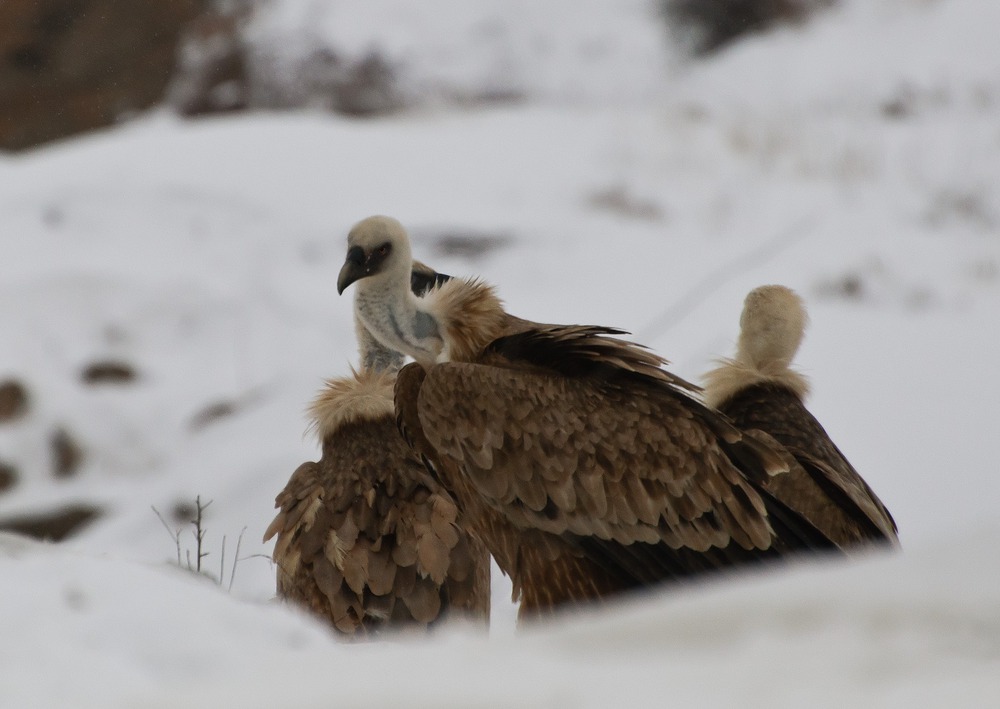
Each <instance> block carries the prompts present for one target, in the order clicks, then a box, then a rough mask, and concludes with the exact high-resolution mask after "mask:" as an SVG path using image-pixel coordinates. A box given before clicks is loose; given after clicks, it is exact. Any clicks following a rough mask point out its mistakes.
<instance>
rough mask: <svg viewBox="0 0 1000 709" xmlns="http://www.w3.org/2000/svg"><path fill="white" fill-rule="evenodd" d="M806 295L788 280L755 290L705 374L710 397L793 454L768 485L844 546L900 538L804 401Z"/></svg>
mask: <svg viewBox="0 0 1000 709" xmlns="http://www.w3.org/2000/svg"><path fill="white" fill-rule="evenodd" d="M808 319H809V318H808V315H807V313H806V309H805V305H804V304H803V302H802V299H801V298H800V297H799V296H798V295H797V294H796V293H795V292H794V291H792V290H791V289H789V288H786V287H785V286H778V285H770V286H761V287H759V288H755V289H754V290H752V291H750V293H749V294H748V295H747V297H746V300H745V301H744V304H743V313H742V315H741V316H740V336H739V340H738V342H737V346H736V357H735V358H733V359H723V360H721V361H720V366H719V367H717V368H716V369H714V370H712V371H711V372H709V373H708V374H706V375H705V400H706V402H707V403H708V404H709V405H710V406H714V407H716V408H717V409H718V410H719V411H721V412H722V413H724V414H726V415H727V416H729V418H731V419H732V420H733V422H734V423H735V424H736V425H737V426H738V427H739V428H741V429H744V430H746V431H751V430H756V431H763V432H764V433H766V434H767V435H769V436H771V437H773V438H774V439H775V440H777V441H778V442H779V443H780V444H781V445H782V446H783V447H784V448H785V450H787V451H788V452H789V453H790V454H791V455H792V456H793V457H794V459H795V461H794V463H793V464H792V465H791V471H790V472H789V474H788V475H781V476H776V477H774V478H772V479H770V480H768V481H766V487H767V489H768V490H769V491H770V492H771V493H772V494H773V495H774V496H775V497H777V498H778V499H779V500H781V501H782V502H784V503H785V504H786V505H788V506H789V507H791V508H792V509H794V510H795V511H796V512H798V513H799V514H801V515H802V516H803V517H805V518H806V519H808V520H809V521H810V522H812V523H813V525H814V526H816V527H817V528H819V529H820V530H822V531H823V533H824V534H825V535H826V536H827V537H829V538H830V539H831V540H833V541H834V542H835V543H836V544H837V545H838V546H840V547H841V548H844V549H849V548H852V547H859V546H868V545H871V544H891V545H896V544H898V539H897V537H896V524H895V522H894V521H893V519H892V515H890V514H889V510H887V509H886V507H885V505H883V504H882V501H881V500H879V499H878V496H876V495H875V493H874V492H872V489H871V488H870V487H868V484H867V483H865V481H864V479H862V477H861V476H860V475H859V474H858V472H857V471H856V470H855V469H854V467H853V466H852V465H851V464H850V463H849V462H848V461H847V458H845V457H844V455H843V453H841V452H840V450H839V449H838V448H837V446H835V445H834V443H833V441H831V440H830V437H829V436H828V435H827V433H826V431H825V430H824V429H823V427H822V426H821V425H820V423H819V421H817V420H816V419H815V417H813V415H812V414H811V413H809V410H808V409H806V407H805V404H804V403H803V402H804V400H805V397H806V395H807V394H808V393H809V383H808V381H807V380H806V378H805V377H804V376H803V375H802V374H801V373H799V372H797V371H795V370H794V369H793V368H792V366H791V364H792V360H793V358H794V357H795V353H796V352H797V351H798V349H799V345H800V344H801V342H802V336H803V333H804V332H805V328H806V325H807V324H808Z"/></svg>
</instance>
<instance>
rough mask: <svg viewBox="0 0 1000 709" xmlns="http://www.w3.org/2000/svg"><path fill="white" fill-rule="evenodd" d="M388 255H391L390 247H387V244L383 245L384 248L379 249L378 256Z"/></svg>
mask: <svg viewBox="0 0 1000 709" xmlns="http://www.w3.org/2000/svg"><path fill="white" fill-rule="evenodd" d="M387 253H389V247H388V246H386V245H385V244H383V245H382V246H379V247H378V255H379V256H385V255H386V254H387Z"/></svg>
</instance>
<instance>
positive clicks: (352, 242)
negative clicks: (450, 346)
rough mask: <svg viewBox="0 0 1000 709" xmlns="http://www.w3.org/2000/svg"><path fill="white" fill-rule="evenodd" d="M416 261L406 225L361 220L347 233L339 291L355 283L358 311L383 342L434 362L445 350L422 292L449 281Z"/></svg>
mask: <svg viewBox="0 0 1000 709" xmlns="http://www.w3.org/2000/svg"><path fill="white" fill-rule="evenodd" d="M448 278H449V277H448V276H443V275H440V274H438V273H436V272H434V271H433V270H432V269H430V268H427V267H426V266H424V265H423V264H419V263H417V264H415V263H414V262H413V256H412V255H411V252H410V240H409V237H408V236H407V234H406V230H405V229H403V225H402V224H400V223H399V222H398V221H396V220H395V219H393V218H392V217H384V216H375V217H368V218H367V219H363V220H361V221H360V222H358V223H357V224H355V225H354V227H353V228H352V229H351V231H350V232H349V233H348V235H347V259H346V260H345V261H344V265H343V267H342V268H341V269H340V275H339V276H338V277H337V291H338V292H339V293H341V294H343V292H344V289H346V288H347V287H348V286H350V285H351V284H355V286H354V313H355V316H356V317H357V319H358V320H359V322H360V325H361V326H363V327H364V328H367V330H368V331H369V332H370V333H371V334H372V336H374V337H375V338H376V339H377V340H378V341H379V342H380V343H381V344H382V345H383V346H384V347H386V348H388V349H390V350H394V351H396V352H402V353H404V354H408V355H410V356H411V357H413V358H414V359H415V360H417V361H418V362H422V363H425V364H432V363H434V362H435V361H437V358H438V356H439V355H441V353H442V351H444V349H445V344H444V337H443V335H442V334H441V333H442V328H441V326H440V325H439V322H438V318H437V317H436V316H435V315H433V314H432V313H431V312H430V310H429V306H428V304H427V302H426V301H424V300H423V298H421V297H418V295H415V294H414V293H417V294H419V295H423V294H425V293H426V292H427V291H428V290H430V289H432V288H433V287H434V286H436V285H440V284H441V283H443V282H444V281H447V280H448Z"/></svg>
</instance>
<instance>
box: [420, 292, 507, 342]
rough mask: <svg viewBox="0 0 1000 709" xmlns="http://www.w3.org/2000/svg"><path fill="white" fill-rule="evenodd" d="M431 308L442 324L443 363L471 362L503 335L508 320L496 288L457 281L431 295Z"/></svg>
mask: <svg viewBox="0 0 1000 709" xmlns="http://www.w3.org/2000/svg"><path fill="white" fill-rule="evenodd" d="M426 300H427V308H428V311H429V312H430V313H431V314H432V316H433V317H434V318H435V320H436V321H437V322H438V323H439V324H440V327H441V331H442V333H443V335H444V345H445V346H444V349H443V351H442V352H441V354H440V355H439V357H438V361H439V362H446V361H454V362H469V361H472V360H473V359H475V358H476V357H478V356H479V355H480V354H481V353H482V351H483V350H484V349H485V348H486V346H487V345H488V344H489V343H491V342H492V341H493V340H495V339H496V338H498V337H500V335H501V334H502V333H503V330H504V327H505V326H506V324H507V320H508V316H507V313H506V312H505V311H504V309H503V302H502V301H501V300H500V298H498V297H497V294H496V290H495V289H494V288H493V286H490V285H487V284H486V283H483V282H482V281H480V280H478V279H473V280H468V281H467V280H463V279H460V278H453V279H452V280H450V281H448V282H447V283H444V284H442V285H441V286H440V287H439V288H436V289H435V290H432V291H431V292H430V293H428V294H427V298H426Z"/></svg>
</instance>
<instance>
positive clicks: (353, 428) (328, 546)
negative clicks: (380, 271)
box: [264, 265, 490, 636]
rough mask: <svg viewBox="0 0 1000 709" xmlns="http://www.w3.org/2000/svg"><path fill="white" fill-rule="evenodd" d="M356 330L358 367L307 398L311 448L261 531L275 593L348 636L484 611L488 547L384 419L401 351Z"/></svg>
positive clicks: (417, 276) (424, 280) (390, 415)
mask: <svg viewBox="0 0 1000 709" xmlns="http://www.w3.org/2000/svg"><path fill="white" fill-rule="evenodd" d="M428 270H429V269H425V267H420V266H419V265H418V267H417V268H415V269H414V274H413V287H414V289H415V290H418V289H426V287H428V286H429V285H432V284H433V282H434V278H435V275H436V274H433V272H430V275H428V273H427V271H428ZM418 292H419V291H418ZM356 329H357V335H358V342H359V349H360V352H361V369H360V371H353V370H352V376H350V377H343V378H340V379H333V380H330V381H328V382H327V384H326V386H325V387H324V388H323V390H322V391H321V392H320V393H319V395H318V396H317V397H316V399H315V401H314V402H313V404H312V407H311V409H310V414H311V418H312V426H313V428H314V429H315V431H316V433H317V435H318V437H319V440H320V442H321V444H322V447H323V455H322V458H321V459H320V461H319V462H318V463H315V462H307V463H303V464H302V465H300V466H299V468H298V469H297V470H296V471H295V472H294V473H293V474H292V477H291V479H290V480H289V481H288V484H287V485H286V486H285V489H284V490H283V491H282V492H281V493H280V494H279V495H278V496H277V498H276V500H275V507H277V508H279V512H278V515H277V516H276V517H275V519H274V521H273V522H272V523H271V525H270V526H269V527H268V529H267V531H266V532H265V534H264V541H267V540H269V539H270V538H271V537H273V536H274V535H277V541H276V542H275V546H274V553H273V558H274V561H275V563H276V565H277V588H278V594H279V595H280V596H282V597H284V598H287V599H289V600H291V601H293V602H296V603H298V604H301V605H302V606H304V607H305V608H307V609H309V610H310V611H312V612H313V613H315V614H317V615H318V616H320V617H322V618H324V619H326V620H327V621H329V622H330V623H331V624H332V625H333V627H334V628H336V629H337V630H339V631H341V632H342V633H345V634H348V635H354V636H360V635H367V634H371V633H374V632H376V631H379V630H381V629H384V628H386V627H390V626H391V627H402V626H414V625H415V626H428V625H430V624H432V623H435V621H437V620H438V619H440V618H444V617H446V616H448V615H455V614H460V615H463V616H465V617H469V618H473V619H477V620H482V621H488V618H489V609H490V577H489V575H490V560H489V553H488V552H487V551H486V548H485V547H484V546H483V544H482V542H480V541H478V540H476V539H472V538H470V537H469V535H468V534H466V533H465V532H464V531H462V529H461V528H460V526H459V524H458V520H457V518H458V514H459V513H458V509H457V508H456V506H455V502H454V500H453V499H452V497H451V496H450V495H449V494H448V493H447V492H445V491H444V490H442V489H441V487H440V485H439V484H438V483H437V482H436V481H435V480H434V479H433V478H432V477H431V476H430V475H429V474H428V471H427V469H426V468H425V467H424V465H423V464H422V463H421V461H420V459H419V458H418V457H417V456H416V455H415V454H414V453H413V451H411V450H410V447H409V446H408V445H407V444H406V443H405V442H404V441H403V439H402V438H401V436H400V433H399V430H398V428H397V426H396V421H395V415H394V411H393V399H392V397H393V383H394V381H395V378H396V372H397V371H398V369H399V368H400V367H401V366H402V364H403V355H401V354H400V353H398V352H395V351H392V350H390V349H387V348H385V347H383V346H382V345H380V344H379V343H378V341H377V340H375V339H374V338H372V336H371V334H370V333H369V332H368V331H367V330H366V329H365V327H364V326H363V325H362V324H361V323H360V322H356Z"/></svg>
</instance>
